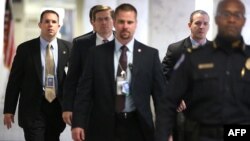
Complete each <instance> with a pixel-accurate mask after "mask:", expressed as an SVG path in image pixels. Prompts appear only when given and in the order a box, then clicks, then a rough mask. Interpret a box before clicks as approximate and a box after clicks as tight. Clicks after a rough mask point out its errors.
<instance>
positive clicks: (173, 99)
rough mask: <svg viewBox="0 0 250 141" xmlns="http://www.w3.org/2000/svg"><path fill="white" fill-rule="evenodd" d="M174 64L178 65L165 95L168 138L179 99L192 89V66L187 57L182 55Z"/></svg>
mask: <svg viewBox="0 0 250 141" xmlns="http://www.w3.org/2000/svg"><path fill="white" fill-rule="evenodd" d="M176 64H178V65H177V66H176V67H175V68H174V70H173V73H172V75H171V80H170V81H169V83H168V85H167V93H166V95H165V96H166V98H165V99H166V105H165V106H166V107H165V108H166V109H165V110H166V111H167V116H166V117H165V119H164V121H165V124H166V125H167V129H166V133H167V135H168V136H169V134H170V131H171V130H172V128H173V127H174V123H175V122H174V121H175V119H176V114H177V112H176V109H177V107H178V105H179V103H180V102H181V99H184V97H185V95H186V94H188V91H189V89H190V88H192V79H191V76H192V65H191V59H190V57H189V55H187V54H185V55H182V56H181V58H180V59H179V60H178V62H177V63H176Z"/></svg>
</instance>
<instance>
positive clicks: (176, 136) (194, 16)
mask: <svg viewBox="0 0 250 141" xmlns="http://www.w3.org/2000/svg"><path fill="white" fill-rule="evenodd" d="M188 27H189V29H190V31H191V34H190V36H189V37H187V38H185V39H183V40H181V41H178V42H176V43H173V44H170V45H169V46H168V50H167V53H166V56H165V57H164V59H163V61H162V65H163V73H164V75H165V77H166V79H167V81H169V80H170V77H171V74H172V71H173V68H174V66H175V64H176V62H177V61H178V60H179V58H180V56H181V55H182V54H183V53H184V52H185V51H186V50H187V49H188V48H198V47H199V46H204V45H205V44H207V43H210V41H208V40H207V39H206V35H207V32H208V29H209V15H208V14H207V12H206V11H203V10H195V11H194V12H192V13H191V15H190V20H189V23H188ZM184 109H186V104H185V102H184V101H183V100H182V101H181V104H180V106H179V107H178V108H177V111H178V112H181V111H183V110H184ZM184 119H185V118H184V116H183V114H182V113H179V114H178V116H177V123H176V128H175V129H174V131H173V140H174V141H183V139H182V138H183V133H182V132H183V123H184Z"/></svg>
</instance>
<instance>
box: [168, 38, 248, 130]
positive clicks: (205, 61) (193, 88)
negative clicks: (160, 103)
mask: <svg viewBox="0 0 250 141" xmlns="http://www.w3.org/2000/svg"><path fill="white" fill-rule="evenodd" d="M233 46H237V47H234V48H233ZM168 90H169V91H168V93H167V100H168V101H167V102H168V107H167V108H168V113H169V117H167V124H169V125H170V126H172V123H174V122H173V121H174V116H175V113H176V108H177V106H178V104H179V101H180V100H181V99H182V98H184V100H185V101H186V104H187V109H186V111H185V115H186V117H187V119H191V120H194V121H197V122H199V123H201V124H209V125H223V124H245V123H250V46H247V45H245V44H244V41H243V39H241V40H239V42H236V43H234V44H231V43H227V42H226V41H224V40H222V39H221V38H220V37H217V38H216V40H215V41H214V42H213V43H210V44H208V45H206V46H205V47H203V48H199V49H197V50H191V49H189V52H187V53H186V54H185V55H183V56H182V57H181V58H180V60H179V61H178V62H177V63H176V65H175V70H174V72H173V75H172V79H171V81H170V84H169V85H168Z"/></svg>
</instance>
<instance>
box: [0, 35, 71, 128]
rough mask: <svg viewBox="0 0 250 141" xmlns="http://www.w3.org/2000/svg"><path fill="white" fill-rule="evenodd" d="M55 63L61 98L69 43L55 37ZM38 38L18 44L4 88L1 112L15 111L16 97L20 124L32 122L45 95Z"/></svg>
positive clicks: (26, 124)
mask: <svg viewBox="0 0 250 141" xmlns="http://www.w3.org/2000/svg"><path fill="white" fill-rule="evenodd" d="M57 43H58V66H57V79H58V83H57V84H58V91H57V97H58V98H59V100H61V98H62V88H63V81H64V79H65V77H66V73H65V71H64V68H65V66H66V65H67V61H68V58H69V54H70V53H69V51H70V46H71V45H70V43H69V42H67V41H64V40H61V39H57ZM40 52H41V51H40V39H39V38H36V39H32V40H30V41H27V42H24V43H22V44H21V45H19V46H18V48H17V52H16V56H15V59H14V62H13V65H12V68H11V72H10V76H9V81H8V85H7V89H6V95H5V103H4V113H12V114H15V110H16V107H17V102H18V98H19V110H18V117H19V118H18V123H19V125H20V126H21V127H29V125H31V124H33V121H34V119H35V118H36V114H37V113H38V112H39V111H40V109H41V102H42V99H43V97H44V90H43V78H42V72H43V71H42V62H41V53H40Z"/></svg>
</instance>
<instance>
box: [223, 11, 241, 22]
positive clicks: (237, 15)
mask: <svg viewBox="0 0 250 141" xmlns="http://www.w3.org/2000/svg"><path fill="white" fill-rule="evenodd" d="M218 16H220V17H222V18H225V19H229V18H231V17H234V18H235V19H237V20H241V19H244V18H245V16H244V14H243V13H240V12H236V13H232V12H227V11H224V12H219V13H218Z"/></svg>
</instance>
